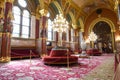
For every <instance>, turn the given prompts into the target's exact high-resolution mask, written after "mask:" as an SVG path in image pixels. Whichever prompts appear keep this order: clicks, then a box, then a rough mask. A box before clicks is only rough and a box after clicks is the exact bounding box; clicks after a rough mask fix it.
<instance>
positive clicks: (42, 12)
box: [39, 9, 48, 16]
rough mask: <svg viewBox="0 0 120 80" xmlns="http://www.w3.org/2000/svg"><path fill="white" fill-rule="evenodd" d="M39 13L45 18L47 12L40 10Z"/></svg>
mask: <svg viewBox="0 0 120 80" xmlns="http://www.w3.org/2000/svg"><path fill="white" fill-rule="evenodd" d="M39 13H40V14H41V15H42V16H47V13H48V11H47V10H45V9H42V10H40V11H39Z"/></svg>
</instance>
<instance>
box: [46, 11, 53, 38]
mask: <svg viewBox="0 0 120 80" xmlns="http://www.w3.org/2000/svg"><path fill="white" fill-rule="evenodd" d="M49 16H50V13H48V14H47V17H48V33H47V34H48V40H52V34H53V32H52V31H53V30H52V21H51V20H50V18H49Z"/></svg>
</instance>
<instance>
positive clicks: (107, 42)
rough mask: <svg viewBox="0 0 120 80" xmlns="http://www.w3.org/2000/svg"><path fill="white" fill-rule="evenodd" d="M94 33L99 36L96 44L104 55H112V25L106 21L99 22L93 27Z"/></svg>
mask: <svg viewBox="0 0 120 80" xmlns="http://www.w3.org/2000/svg"><path fill="white" fill-rule="evenodd" d="M93 32H94V33H95V34H96V35H97V36H98V39H97V40H96V42H95V43H94V44H95V45H96V46H97V48H98V49H99V50H101V51H102V52H103V53H112V52H113V49H112V34H111V28H110V25H109V24H108V23H106V22H104V21H99V22H97V23H96V24H95V25H94V27H93Z"/></svg>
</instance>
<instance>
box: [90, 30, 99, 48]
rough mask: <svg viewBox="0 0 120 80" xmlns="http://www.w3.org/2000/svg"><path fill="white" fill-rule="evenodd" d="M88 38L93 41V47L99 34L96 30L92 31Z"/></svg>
mask: <svg viewBox="0 0 120 80" xmlns="http://www.w3.org/2000/svg"><path fill="white" fill-rule="evenodd" d="M88 38H89V40H90V41H91V42H92V48H94V41H96V39H97V35H96V34H95V33H94V32H91V33H90V35H89V36H88Z"/></svg>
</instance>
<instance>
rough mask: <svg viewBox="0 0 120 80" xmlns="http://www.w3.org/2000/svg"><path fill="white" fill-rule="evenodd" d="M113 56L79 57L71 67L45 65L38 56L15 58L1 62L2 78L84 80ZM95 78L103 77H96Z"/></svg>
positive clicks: (7, 79)
mask: <svg viewBox="0 0 120 80" xmlns="http://www.w3.org/2000/svg"><path fill="white" fill-rule="evenodd" d="M112 56H113V55H102V56H94V57H91V58H90V59H86V58H79V60H78V64H74V65H70V67H69V68H68V67H67V66H65V65H63V66H50V65H44V63H43V62H42V60H41V59H38V58H37V59H32V60H30V59H25V60H14V61H10V62H9V63H0V80H83V78H84V77H85V76H86V75H87V74H89V73H90V72H91V71H94V69H96V68H97V67H99V66H100V65H101V64H103V63H104V64H105V62H107V61H109V60H111V59H112V58H113V57H112ZM84 80H85V79H84ZM86 80H87V79H86ZM88 80H90V79H88ZM91 80H94V79H91ZM95 80H101V79H97V78H96V79H95ZM102 80H103V79H102Z"/></svg>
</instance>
